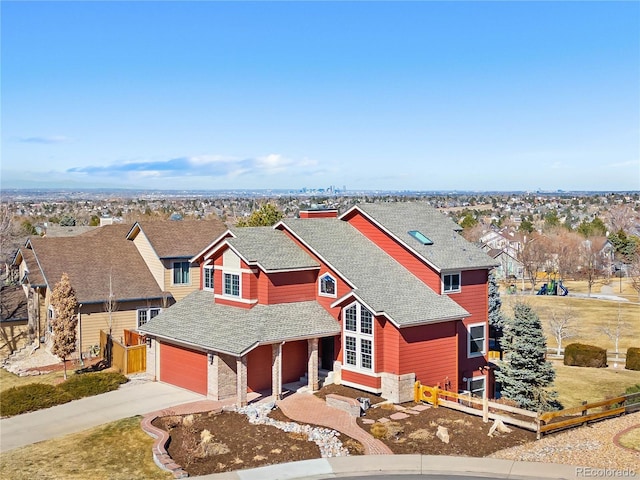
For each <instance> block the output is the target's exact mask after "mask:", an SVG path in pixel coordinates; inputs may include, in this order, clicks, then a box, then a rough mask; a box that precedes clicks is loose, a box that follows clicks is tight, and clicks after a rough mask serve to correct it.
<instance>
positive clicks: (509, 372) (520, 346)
mask: <svg viewBox="0 0 640 480" xmlns="http://www.w3.org/2000/svg"><path fill="white" fill-rule="evenodd" d="M501 346H502V349H503V350H504V352H505V355H506V357H505V362H504V363H503V364H502V365H501V367H500V370H499V371H497V372H496V379H497V380H498V381H499V382H500V384H501V385H502V390H501V392H502V396H503V397H505V398H508V399H511V400H513V401H515V402H517V403H518V405H519V406H520V407H521V408H524V409H527V410H532V411H545V410H555V409H557V408H559V406H560V405H559V403H558V401H557V400H556V399H557V396H558V394H557V392H555V391H551V390H549V387H550V386H551V385H552V384H553V380H554V378H555V376H556V372H555V370H554V369H553V366H552V365H551V363H549V362H547V361H546V360H545V354H546V351H547V343H546V340H545V337H544V333H543V331H542V323H541V322H540V318H539V317H538V315H537V314H536V313H535V312H534V311H533V310H532V309H531V307H530V306H529V305H527V304H525V303H521V302H520V303H516V305H515V306H514V309H513V318H507V319H506V322H505V328H504V336H503V337H502V341H501Z"/></svg>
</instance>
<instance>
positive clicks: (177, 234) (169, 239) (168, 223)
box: [129, 218, 227, 258]
mask: <svg viewBox="0 0 640 480" xmlns="http://www.w3.org/2000/svg"><path fill="white" fill-rule="evenodd" d="M136 225H137V226H139V227H140V228H141V229H142V231H143V232H144V234H145V235H146V236H147V238H148V239H149V242H151V245H152V246H153V249H154V250H155V252H156V254H157V255H158V257H160V258H191V257H193V256H194V255H196V254H197V253H199V252H201V251H202V249H203V248H205V247H206V246H207V245H209V244H210V243H211V242H212V241H214V240H215V239H216V238H218V237H219V236H220V235H221V234H222V233H223V232H225V231H226V230H227V227H226V225H225V224H224V223H223V222H222V220H220V219H217V218H215V219H212V220H177V221H173V220H156V221H145V222H137V223H136ZM134 229H135V226H134V227H132V228H131V232H129V238H131V233H132V232H133V230H134Z"/></svg>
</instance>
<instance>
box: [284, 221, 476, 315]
mask: <svg viewBox="0 0 640 480" xmlns="http://www.w3.org/2000/svg"><path fill="white" fill-rule="evenodd" d="M283 223H284V224H285V225H286V226H287V228H289V229H290V230H291V231H293V232H294V233H295V234H296V235H297V236H298V237H300V238H301V239H302V240H303V241H304V242H305V243H306V244H307V245H309V246H310V247H311V248H312V249H313V250H315V251H316V252H317V253H318V254H319V255H320V256H321V257H322V258H323V259H324V260H325V261H327V262H328V263H329V264H330V265H331V266H332V267H333V268H335V269H336V270H337V271H338V272H340V273H341V274H342V275H344V276H345V277H346V278H347V279H348V281H349V282H351V284H353V285H354V286H355V290H354V292H355V294H356V295H357V296H358V298H360V299H361V300H362V301H363V302H365V303H366V304H367V305H369V306H370V307H371V308H373V309H374V310H375V311H376V313H385V314H387V316H389V317H390V318H391V319H392V321H393V322H395V323H396V324H397V325H399V326H401V327H405V326H411V325H417V324H422V323H429V322H438V321H442V320H444V319H448V318H460V317H467V316H469V313H468V312H467V311H466V310H465V309H464V308H462V307H461V306H460V305H458V304H457V303H456V302H454V301H453V300H451V299H450V298H449V296H447V295H438V294H436V293H435V292H434V291H433V290H431V288H429V287H428V286H427V285H425V284H424V283H423V282H422V281H421V280H419V279H418V278H417V277H415V276H414V275H413V274H412V273H410V272H409V271H408V270H406V269H405V268H404V267H403V266H402V265H400V264H399V263H398V262H396V261H395V260H394V259H393V258H391V257H390V256H389V255H387V254H386V253H385V252H384V251H383V250H382V249H380V248H379V247H377V246H376V245H375V244H374V243H372V242H371V241H370V240H369V239H367V238H366V237H365V236H364V235H362V234H361V233H360V232H358V231H357V230H356V229H355V228H354V227H352V226H351V225H350V224H348V223H347V222H343V221H341V220H337V219H333V218H314V219H286V220H283Z"/></svg>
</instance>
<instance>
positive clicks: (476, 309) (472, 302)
mask: <svg viewBox="0 0 640 480" xmlns="http://www.w3.org/2000/svg"><path fill="white" fill-rule="evenodd" d="M487 279H488V274H487V271H486V270H469V271H465V272H462V291H461V292H460V293H456V294H452V295H451V298H452V299H453V300H455V301H456V302H457V303H458V304H460V306H462V307H463V308H464V309H465V310H467V311H468V312H469V313H470V314H471V316H470V317H469V318H465V319H464V321H463V322H458V327H457V328H458V338H459V343H458V349H459V352H460V356H459V358H460V360H459V361H460V378H462V377H463V376H466V377H470V376H472V373H473V372H474V371H475V372H477V371H478V369H479V368H480V366H483V365H486V364H487V360H486V356H484V357H475V358H467V338H468V335H467V329H466V327H467V325H470V324H473V323H485V332H486V337H487V339H488V336H489V322H488V315H489V313H488V312H489V290H488V288H489V287H488V285H487ZM487 346H488V340H487ZM460 381H462V380H460ZM465 388H466V387H465Z"/></svg>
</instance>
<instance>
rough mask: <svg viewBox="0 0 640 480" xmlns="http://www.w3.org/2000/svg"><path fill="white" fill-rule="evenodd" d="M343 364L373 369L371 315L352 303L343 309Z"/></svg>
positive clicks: (360, 306)
mask: <svg viewBox="0 0 640 480" xmlns="http://www.w3.org/2000/svg"><path fill="white" fill-rule="evenodd" d="M343 320H344V350H345V356H344V362H345V366H347V367H353V368H356V369H362V370H369V371H371V370H373V315H372V313H371V312H370V311H369V310H367V309H366V308H365V307H364V306H362V305H360V304H359V303H354V304H352V305H350V306H349V307H347V308H345V309H344V313H343Z"/></svg>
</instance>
